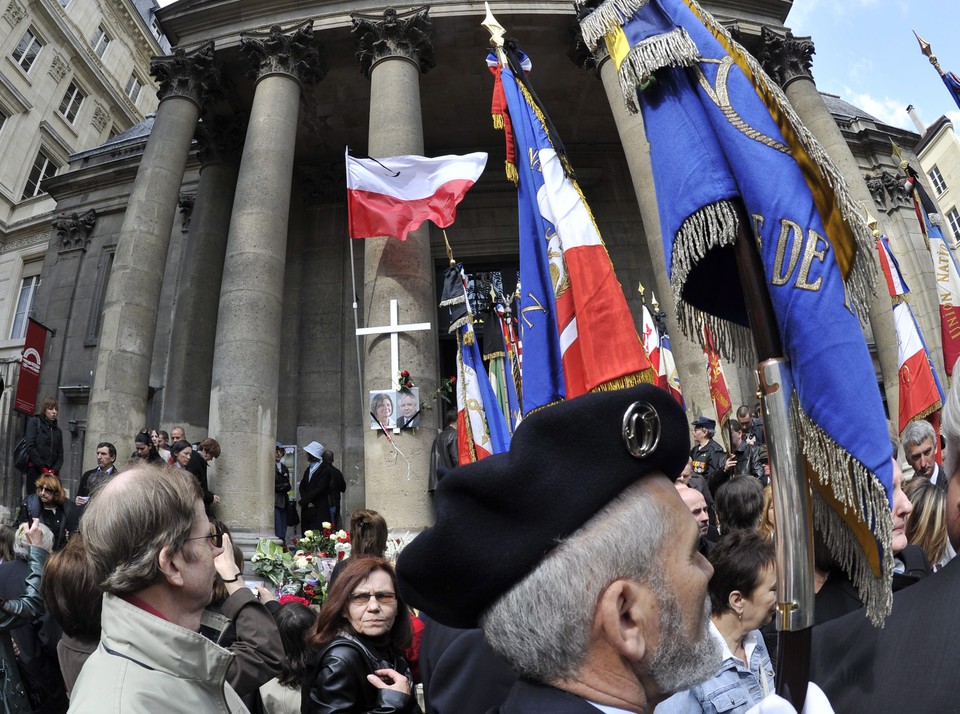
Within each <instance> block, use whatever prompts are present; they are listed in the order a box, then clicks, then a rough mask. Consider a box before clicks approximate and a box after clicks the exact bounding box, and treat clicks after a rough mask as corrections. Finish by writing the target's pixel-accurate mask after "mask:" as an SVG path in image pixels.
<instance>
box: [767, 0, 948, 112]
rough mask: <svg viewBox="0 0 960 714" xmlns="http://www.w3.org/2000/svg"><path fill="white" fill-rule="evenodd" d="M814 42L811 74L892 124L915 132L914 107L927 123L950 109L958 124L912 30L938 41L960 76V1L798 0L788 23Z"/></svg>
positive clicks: (936, 48)
mask: <svg viewBox="0 0 960 714" xmlns="http://www.w3.org/2000/svg"><path fill="white" fill-rule="evenodd" d="M785 24H786V25H787V27H789V28H790V29H792V30H793V33H794V35H796V36H797V37H802V36H807V35H809V36H811V37H812V38H813V41H814V45H815V46H816V51H817V52H816V54H815V55H814V57H813V77H814V79H815V80H816V83H817V87H818V88H819V89H820V91H821V92H829V93H830V94H836V95H838V96H839V97H841V98H842V99H845V100H846V101H848V102H850V103H851V104H854V105H856V106H858V107H860V108H861V109H864V110H866V111H867V112H868V113H870V114H872V115H873V116H875V117H877V118H878V119H882V120H883V121H885V122H886V123H888V124H891V125H893V126H899V127H903V128H905V129H911V130H914V126H913V122H912V121H911V120H910V117H909V116H908V115H907V112H906V108H907V106H908V105H910V104H912V105H913V106H914V107H915V108H916V110H917V112H918V114H919V115H920V119H921V120H922V121H923V122H924V123H925V124H926V125H928V126H929V125H930V124H932V123H933V122H934V121H936V119H937V118H938V117H940V116H941V115H943V114H946V115H947V116H949V117H950V118H951V119H952V120H953V124H954V126H955V127H957V128H958V129H960V109H958V107H957V105H956V104H955V103H954V101H953V99H952V98H951V96H950V93H949V92H948V91H947V89H946V87H945V86H944V85H943V81H942V80H941V79H940V75H939V74H937V71H936V70H935V69H934V68H933V66H932V65H931V64H930V61H929V60H928V59H927V58H926V57H924V56H923V55H922V54H920V46H919V44H918V43H917V40H916V38H915V37H914V36H913V30H916V31H917V33H918V34H919V35H920V36H921V37H922V38H923V39H924V40H926V41H927V42H929V43H930V44H931V45H932V46H933V52H934V54H935V55H936V57H937V59H938V60H939V61H940V66H941V67H942V68H943V69H944V70H945V71H948V72H949V71H953V72H954V73H956V74H957V75H960V43H958V42H957V37H958V34H960V0H910V1H909V2H908V1H907V0H794V3H793V9H792V10H791V11H790V14H789V15H788V16H787V20H786V22H785Z"/></svg>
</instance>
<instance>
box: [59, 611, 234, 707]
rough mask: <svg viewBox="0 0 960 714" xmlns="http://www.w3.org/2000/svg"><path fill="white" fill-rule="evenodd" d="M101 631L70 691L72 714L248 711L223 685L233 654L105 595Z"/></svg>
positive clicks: (224, 684)
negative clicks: (77, 713)
mask: <svg viewBox="0 0 960 714" xmlns="http://www.w3.org/2000/svg"><path fill="white" fill-rule="evenodd" d="M101 628H102V634H101V637H100V646H99V647H98V648H97V651H96V652H94V653H93V654H92V655H90V658H89V659H88V660H87V661H86V663H85V664H84V665H83V669H82V670H81V672H80V677H79V678H78V679H77V683H76V685H75V686H74V688H73V692H72V694H71V697H70V711H71V712H97V714H111V713H115V714H134V713H138V712H144V713H146V712H164V714H174V713H176V712H182V713H183V714H196V712H204V713H210V714H213V713H215V712H217V713H220V714H228V713H229V714H236V713H238V712H246V711H247V709H246V707H244V706H243V702H242V701H241V700H240V697H239V696H237V693H236V692H234V691H233V689H231V688H230V685H228V684H226V683H225V677H226V674H227V667H229V666H230V662H231V661H232V660H233V654H231V653H230V652H229V651H227V650H225V649H224V648H222V647H220V646H218V645H215V644H214V643H213V642H211V641H210V640H208V639H207V638H206V637H204V636H203V635H201V634H200V633H198V632H192V631H190V630H187V629H184V628H183V627H180V626H179V625H175V624H173V623H172V622H168V621H166V620H163V619H161V618H159V617H156V616H154V615H151V614H150V613H148V612H146V611H144V610H141V609H140V608H138V607H136V606H134V605H131V604H130V603H128V602H126V601H125V600H122V599H120V598H118V597H116V596H114V595H110V594H109V593H108V594H105V595H104V596H103V614H102V616H101Z"/></svg>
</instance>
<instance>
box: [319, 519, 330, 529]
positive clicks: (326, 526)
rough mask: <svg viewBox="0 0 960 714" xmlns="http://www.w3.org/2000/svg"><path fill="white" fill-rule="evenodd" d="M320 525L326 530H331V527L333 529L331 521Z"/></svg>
mask: <svg viewBox="0 0 960 714" xmlns="http://www.w3.org/2000/svg"><path fill="white" fill-rule="evenodd" d="M320 525H321V526H323V527H324V528H331V527H332V526H331V525H330V521H324V522H323V523H321V524H320Z"/></svg>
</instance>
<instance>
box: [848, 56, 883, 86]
mask: <svg viewBox="0 0 960 714" xmlns="http://www.w3.org/2000/svg"><path fill="white" fill-rule="evenodd" d="M876 67H877V65H876V64H875V63H874V61H873V60H872V59H870V58H869V57H861V58H860V59H858V60H857V61H856V62H854V63H853V64H851V65H850V68H849V69H848V70H847V76H848V77H849V78H850V80H851V81H853V82H854V83H859V82H860V80H862V79H864V78H865V77H867V76H869V75H872V74H873V73H874V72H875V71H876Z"/></svg>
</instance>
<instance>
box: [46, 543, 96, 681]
mask: <svg viewBox="0 0 960 714" xmlns="http://www.w3.org/2000/svg"><path fill="white" fill-rule="evenodd" d="M41 590H42V592H43V600H44V603H45V604H46V606H47V612H48V613H49V615H50V616H51V617H52V618H53V619H54V620H56V621H57V624H58V625H60V627H61V629H63V637H61V638H60V641H59V642H58V643H57V658H58V659H59V661H60V671H61V672H62V673H63V682H64V684H65V685H66V688H67V696H68V697H69V696H70V690H71V689H73V685H74V683H75V682H76V681H77V677H78V676H80V669H81V668H82V667H83V663H84V662H86V661H87V658H88V657H89V656H90V655H91V654H93V652H94V650H96V649H97V646H98V645H99V644H100V611H101V609H102V606H103V591H102V590H101V589H100V588H99V587H97V583H96V579H95V578H94V577H93V574H92V573H91V571H90V568H89V567H88V566H87V558H86V551H85V550H84V547H83V538H82V537H81V536H80V535H79V534H77V535H76V536H74V537H73V538H71V539H70V542H69V543H68V544H67V547H66V548H64V549H63V550H61V551H60V552H59V553H54V554H53V555H52V556H50V559H49V560H47V565H46V567H45V568H44V569H43V582H42V583H41Z"/></svg>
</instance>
